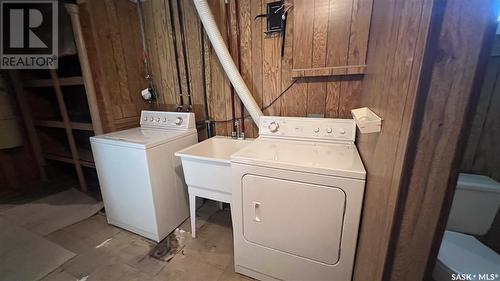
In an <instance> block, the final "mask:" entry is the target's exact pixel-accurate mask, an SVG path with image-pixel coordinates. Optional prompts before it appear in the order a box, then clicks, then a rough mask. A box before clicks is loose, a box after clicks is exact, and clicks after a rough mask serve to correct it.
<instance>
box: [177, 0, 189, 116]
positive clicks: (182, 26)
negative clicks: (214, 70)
mask: <svg viewBox="0 0 500 281" xmlns="http://www.w3.org/2000/svg"><path fill="white" fill-rule="evenodd" d="M177 15H178V17H179V27H180V30H181V45H182V54H183V56H182V57H183V58H184V74H185V75H186V89H187V95H188V103H189V109H191V108H192V107H193V98H192V96H191V83H190V81H191V80H190V79H189V67H188V59H187V49H186V40H185V38H184V32H185V30H184V17H183V16H182V9H181V2H180V0H177Z"/></svg>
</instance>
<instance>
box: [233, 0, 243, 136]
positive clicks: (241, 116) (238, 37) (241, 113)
mask: <svg viewBox="0 0 500 281" xmlns="http://www.w3.org/2000/svg"><path fill="white" fill-rule="evenodd" d="M234 5H235V6H234V8H235V9H236V44H237V45H236V50H237V57H238V71H239V72H241V49H240V45H241V39H240V4H239V0H235V1H234ZM240 118H241V133H240V134H241V135H243V136H245V106H244V105H243V102H242V101H241V100H240Z"/></svg>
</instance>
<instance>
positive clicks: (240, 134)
mask: <svg viewBox="0 0 500 281" xmlns="http://www.w3.org/2000/svg"><path fill="white" fill-rule="evenodd" d="M234 126H235V127H236V132H233V133H232V134H231V135H232V137H233V139H239V140H244V139H245V133H244V132H242V131H241V128H240V122H239V121H238V120H235V121H234Z"/></svg>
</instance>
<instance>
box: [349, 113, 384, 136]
mask: <svg viewBox="0 0 500 281" xmlns="http://www.w3.org/2000/svg"><path fill="white" fill-rule="evenodd" d="M351 113H352V117H353V118H354V121H355V122H356V125H357V126H358V128H359V131H360V132H361V133H362V134H368V133H378V132H380V130H381V129H382V118H380V117H379V116H378V115H377V114H375V113H374V112H373V111H371V110H370V109H369V108H368V107H362V108H356V109H353V110H351Z"/></svg>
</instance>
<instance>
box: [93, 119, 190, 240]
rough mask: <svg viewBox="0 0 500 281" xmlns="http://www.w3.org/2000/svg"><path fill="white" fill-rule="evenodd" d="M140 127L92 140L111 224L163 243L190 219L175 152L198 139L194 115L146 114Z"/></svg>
mask: <svg viewBox="0 0 500 281" xmlns="http://www.w3.org/2000/svg"><path fill="white" fill-rule="evenodd" d="M140 124H141V126H140V127H138V128H133V129H129V130H124V131H118V132H113V133H109V134H104V135H99V136H95V137H92V138H91V139H90V141H91V145H92V152H93V155H94V160H95V165H96V169H97V174H98V177H99V184H100V187H101V193H102V197H103V201H104V207H105V210H106V217H107V220H108V223H110V224H113V225H116V226H118V227H121V228H124V229H126V230H129V231H131V232H134V233H137V234H139V235H141V236H144V237H146V238H149V239H152V240H155V241H157V242H159V241H161V240H162V239H163V238H165V237H166V236H167V235H168V234H169V233H170V232H172V231H173V230H174V229H175V228H176V227H177V226H179V225H180V224H181V223H182V222H183V221H184V220H185V219H186V218H188V216H189V208H188V206H189V205H188V196H187V187H186V184H185V182H184V178H183V174H182V168H181V163H180V160H179V159H178V158H177V157H175V156H174V153H175V152H176V151H178V150H180V149H183V148H186V147H188V146H191V145H193V144H195V143H196V142H197V141H198V135H197V132H196V128H195V117H194V113H181V112H162V111H142V113H141V123H140Z"/></svg>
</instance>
